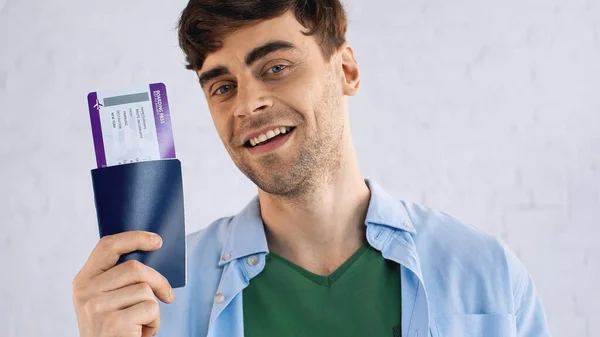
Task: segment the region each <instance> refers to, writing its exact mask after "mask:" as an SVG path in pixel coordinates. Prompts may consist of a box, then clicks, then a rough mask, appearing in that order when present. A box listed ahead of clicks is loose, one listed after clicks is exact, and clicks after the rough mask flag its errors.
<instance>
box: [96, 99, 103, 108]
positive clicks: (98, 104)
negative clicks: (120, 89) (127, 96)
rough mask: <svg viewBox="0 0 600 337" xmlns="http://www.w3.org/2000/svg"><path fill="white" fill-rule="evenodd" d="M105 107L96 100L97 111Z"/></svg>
mask: <svg viewBox="0 0 600 337" xmlns="http://www.w3.org/2000/svg"><path fill="white" fill-rule="evenodd" d="M103 106H104V105H102V103H100V100H99V99H97V98H96V105H94V108H96V110H100V108H101V107H103Z"/></svg>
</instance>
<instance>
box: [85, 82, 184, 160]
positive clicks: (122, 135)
mask: <svg viewBox="0 0 600 337" xmlns="http://www.w3.org/2000/svg"><path fill="white" fill-rule="evenodd" d="M88 107H89V111H90V121H91V124H92V137H93V139H94V149H95V151H96V163H97V165H98V168H102V167H107V166H114V165H122V164H129V163H135V162H141V161H148V160H159V159H169V158H175V146H174V141H173V130H172V128H171V116H170V113H169V101H168V99H167V89H166V87H165V85H164V84H163V83H153V84H150V85H147V86H139V87H137V88H130V89H125V90H123V89H121V90H103V91H97V92H91V93H89V95H88Z"/></svg>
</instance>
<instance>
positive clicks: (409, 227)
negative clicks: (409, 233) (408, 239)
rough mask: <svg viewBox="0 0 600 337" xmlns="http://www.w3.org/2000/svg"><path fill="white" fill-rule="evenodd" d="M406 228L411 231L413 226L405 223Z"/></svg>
mask: <svg viewBox="0 0 600 337" xmlns="http://www.w3.org/2000/svg"><path fill="white" fill-rule="evenodd" d="M404 227H405V228H407V229H411V228H412V225H411V224H410V223H408V222H405V223H404Z"/></svg>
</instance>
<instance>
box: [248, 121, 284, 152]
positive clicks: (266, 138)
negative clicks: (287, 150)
mask: <svg viewBox="0 0 600 337" xmlns="http://www.w3.org/2000/svg"><path fill="white" fill-rule="evenodd" d="M294 129H295V127H290V126H287V127H286V126H281V127H276V128H273V129H271V130H269V131H266V132H265V133H262V134H260V135H258V136H256V137H254V138H251V139H249V140H248V141H246V142H245V143H244V147H246V148H254V147H259V146H261V145H265V144H269V143H270V142H272V141H275V140H277V139H278V138H279V137H282V136H284V135H286V134H288V133H291V132H293V131H294Z"/></svg>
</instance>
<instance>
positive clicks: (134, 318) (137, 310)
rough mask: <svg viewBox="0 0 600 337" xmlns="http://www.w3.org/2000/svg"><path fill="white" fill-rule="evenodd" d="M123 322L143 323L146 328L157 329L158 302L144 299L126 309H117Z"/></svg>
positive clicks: (158, 319)
mask: <svg viewBox="0 0 600 337" xmlns="http://www.w3.org/2000/svg"><path fill="white" fill-rule="evenodd" d="M119 314H120V315H121V317H122V321H123V322H130V323H134V324H135V325H143V326H146V327H148V328H154V329H158V327H159V326H160V308H159V306H158V302H156V300H154V301H144V302H141V303H138V304H135V305H133V306H131V307H129V308H127V309H123V310H121V311H119Z"/></svg>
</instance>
